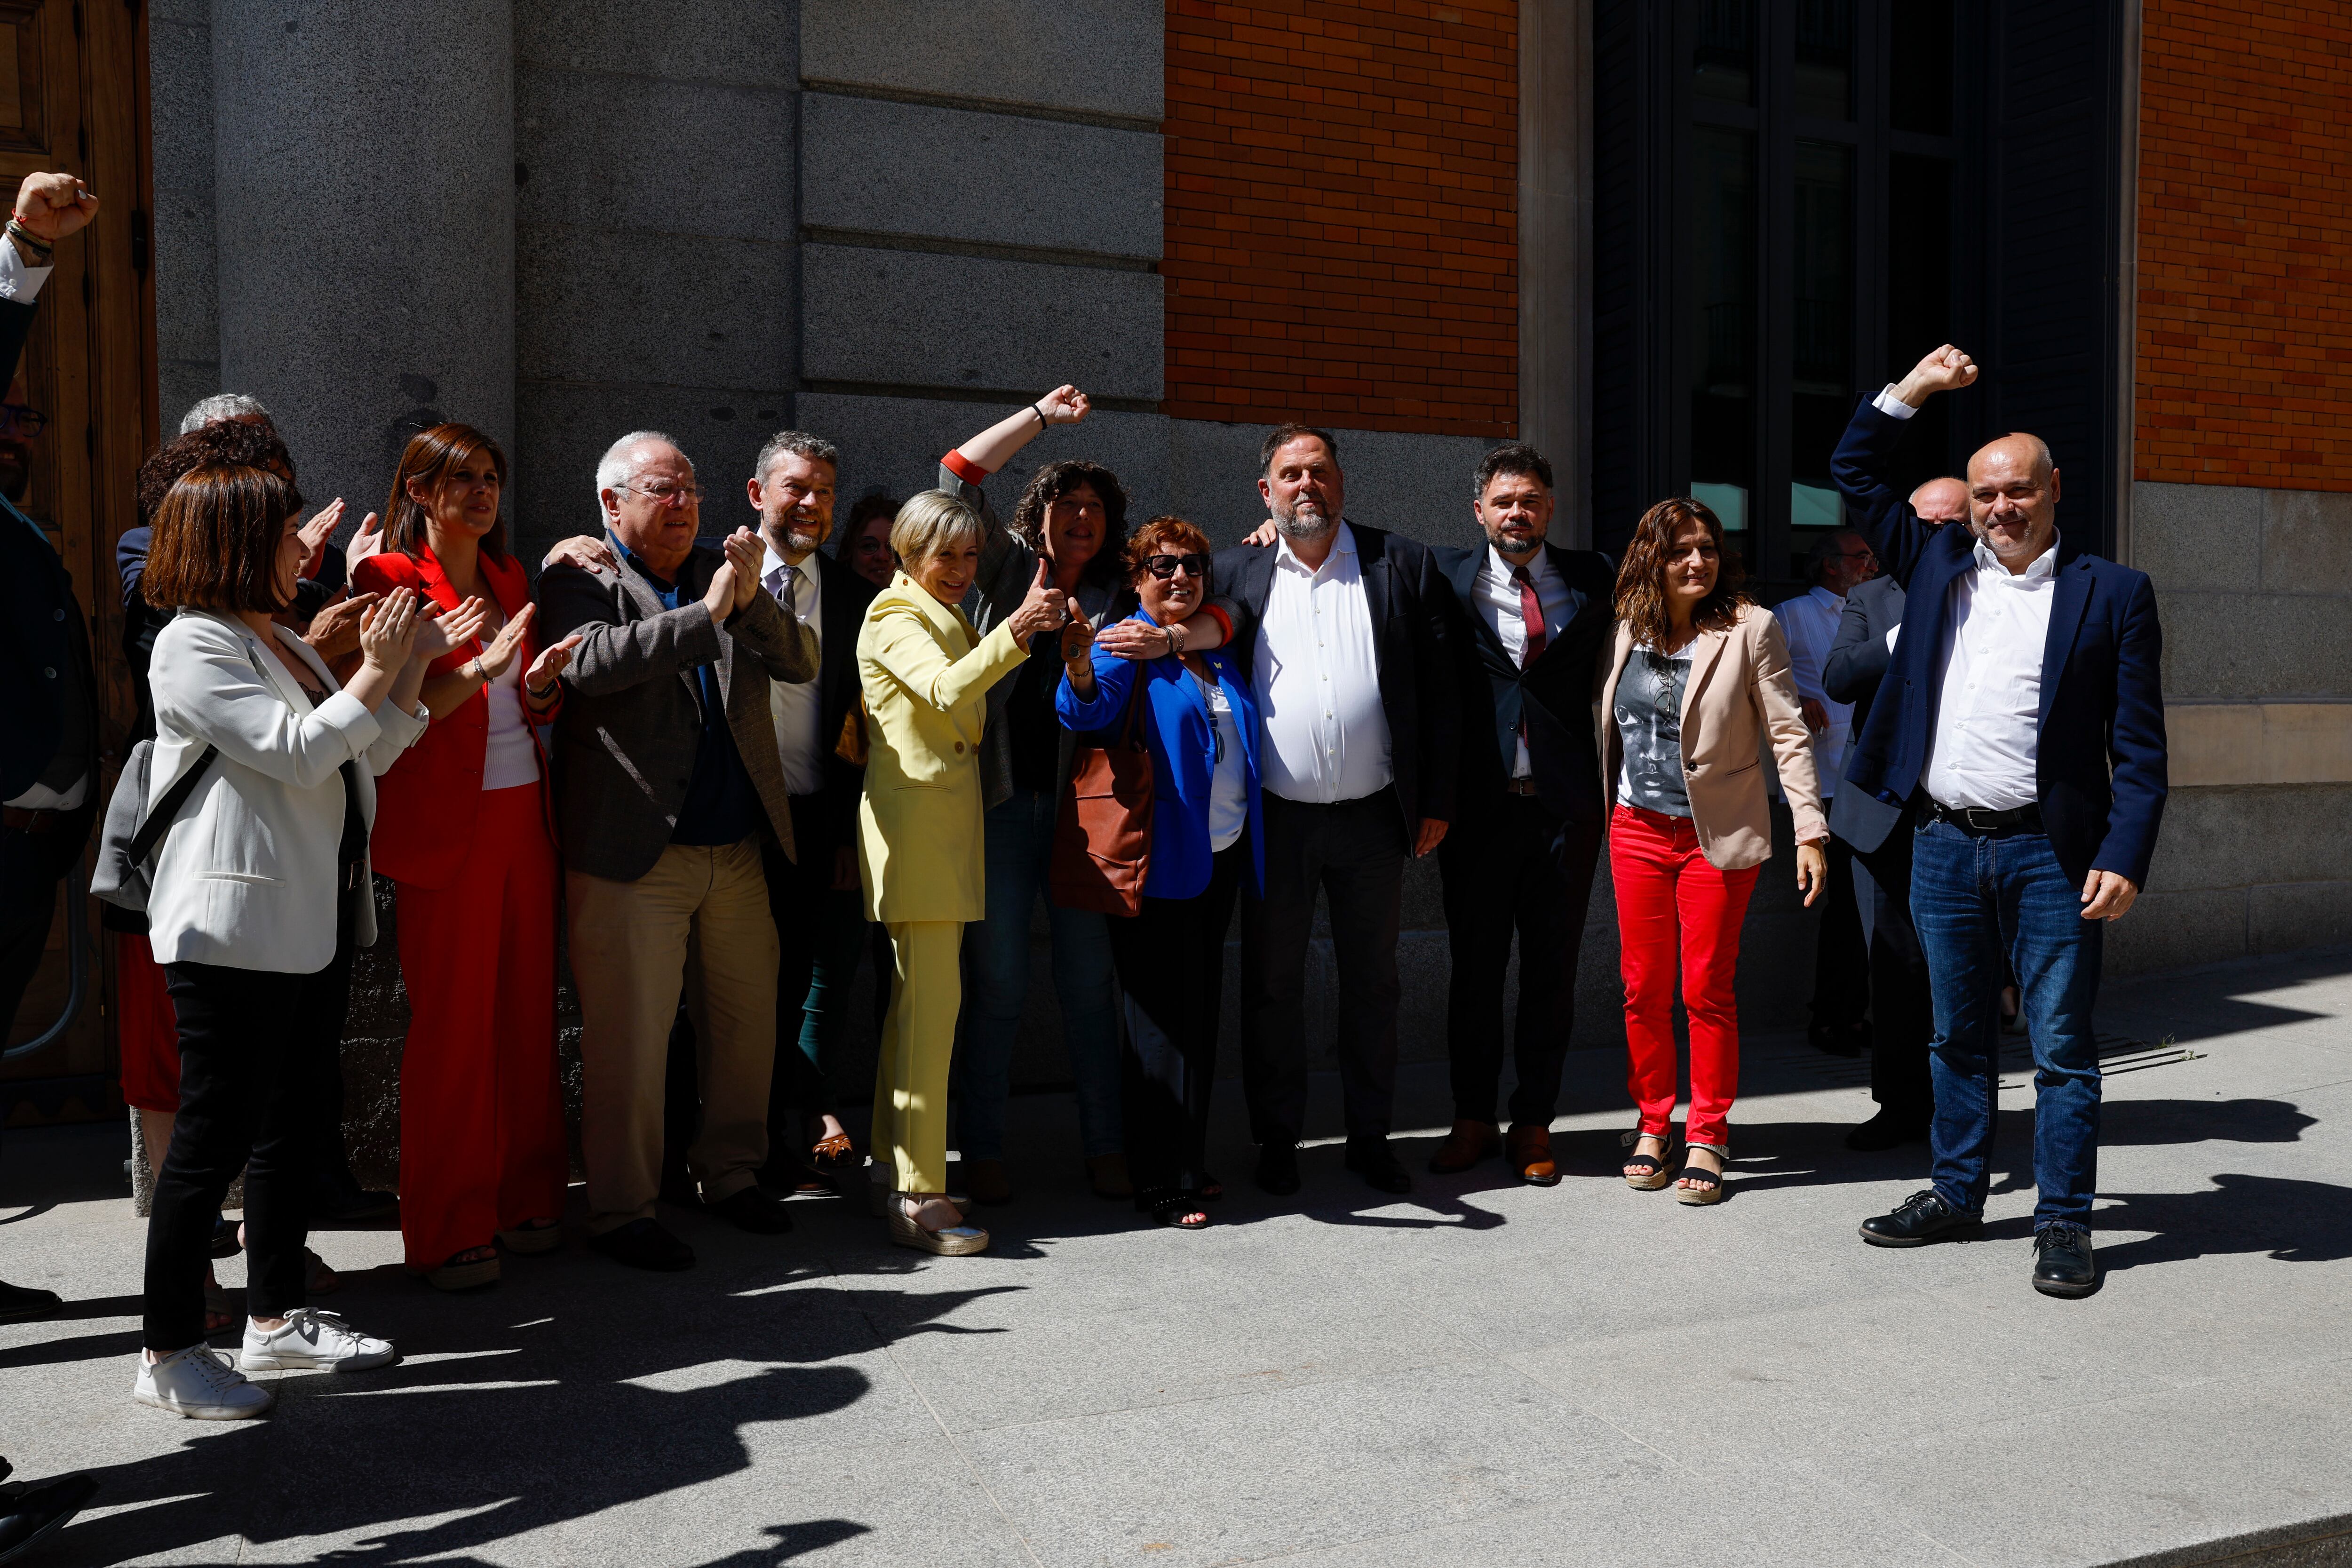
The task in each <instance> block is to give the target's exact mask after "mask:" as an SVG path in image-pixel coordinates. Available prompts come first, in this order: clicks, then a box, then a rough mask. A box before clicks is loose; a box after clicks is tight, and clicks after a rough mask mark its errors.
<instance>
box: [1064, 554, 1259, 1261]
mask: <svg viewBox="0 0 2352 1568" xmlns="http://www.w3.org/2000/svg"><path fill="white" fill-rule="evenodd" d="M1127 568H1128V582H1129V585H1130V586H1131V587H1132V588H1133V589H1134V591H1135V595H1136V597H1137V599H1138V600H1139V601H1140V604H1141V606H1142V607H1141V608H1140V609H1139V610H1138V611H1137V613H1136V614H1135V616H1133V617H1131V618H1133V619H1135V620H1138V621H1140V622H1142V623H1143V624H1144V625H1146V626H1155V627H1156V626H1168V625H1171V624H1172V623H1174V622H1177V621H1181V620H1183V619H1185V618H1186V617H1187V616H1191V615H1192V613H1193V612H1195V611H1196V610H1198V609H1199V608H1200V607H1201V605H1202V603H1203V602H1204V601H1205V600H1206V599H1207V597H1208V593H1209V542H1208V539H1207V538H1206V537H1205V536H1204V535H1203V534H1202V532H1201V531H1200V530H1199V529H1197V528H1195V527H1193V526H1192V524H1191V523H1189V522H1186V521H1184V520H1183V519H1181V518H1175V517H1155V518H1153V519H1152V520H1151V521H1149V522H1147V523H1145V524H1144V525H1143V526H1142V527H1141V528H1140V529H1139V530H1137V531H1136V533H1135V536H1134V538H1133V539H1131V540H1130V541H1129V543H1128V546H1127ZM1093 645H1094V632H1093V630H1092V629H1091V628H1090V627H1088V626H1087V624H1086V623H1085V622H1083V621H1073V622H1072V623H1071V624H1070V625H1069V626H1067V627H1066V628H1065V629H1064V630H1063V633H1062V660H1063V664H1064V674H1063V679H1062V684H1061V689H1060V690H1059V691H1058V692H1057V693H1056V694H1055V710H1056V711H1057V712H1058V713H1059V714H1060V716H1061V721H1062V722H1063V724H1064V725H1066V726H1067V727H1068V728H1069V729H1072V730H1076V731H1101V732H1103V733H1105V734H1111V735H1115V734H1117V733H1118V732H1119V731H1121V730H1122V729H1123V728H1124V726H1125V724H1126V722H1127V715H1128V709H1129V704H1130V703H1134V704H1137V705H1138V707H1139V711H1138V712H1137V713H1136V715H1135V721H1136V729H1137V730H1138V731H1139V732H1141V734H1142V735H1143V737H1144V743H1145V745H1146V747H1147V748H1148V749H1149V750H1150V753H1151V782H1152V810H1151V859H1150V867H1149V868H1148V869H1147V871H1146V873H1145V876H1144V883H1143V900H1142V907H1141V908H1140V910H1139V911H1138V912H1137V913H1136V915H1135V917H1134V918H1133V919H1131V920H1123V919H1112V920H1111V921H1108V924H1109V927H1110V943H1111V954H1112V957H1113V959H1114V960H1115V961H1116V963H1117V964H1118V978H1119V984H1121V985H1122V986H1123V987H1124V988H1125V990H1126V992H1127V1045H1126V1049H1125V1055H1124V1058H1123V1063H1122V1074H1121V1077H1122V1080H1123V1082H1122V1088H1123V1090H1124V1098H1125V1100H1126V1127H1127V1157H1128V1168H1129V1173H1130V1176H1131V1179H1132V1180H1133V1182H1134V1184H1135V1206H1136V1207H1137V1208H1138V1209H1139V1210H1140V1211H1142V1212H1143V1213H1145V1214H1149V1215H1152V1216H1153V1217H1154V1218H1156V1219H1157V1220H1159V1221H1160V1224H1162V1225H1166V1226H1175V1227H1177V1228H1178V1229H1181V1230H1198V1229H1199V1228H1201V1227H1202V1226H1205V1225H1207V1224H1208V1223H1209V1213H1208V1210H1207V1209H1206V1208H1204V1207H1202V1203H1203V1200H1204V1198H1205V1197H1206V1196H1208V1195H1211V1194H1210V1193H1209V1192H1208V1190H1207V1189H1209V1187H1210V1181H1209V1177H1208V1173H1207V1168H1206V1163H1205V1159H1204V1147H1205V1144H1206V1142H1207V1140H1208V1129H1209V1089H1210V1086H1211V1084H1212V1083H1213V1081H1214V1079H1215V1076H1216V1059H1217V1014H1218V1011H1219V1004H1220V1001H1221V999H1222V997H1223V991H1224V952H1225V927H1226V924H1227V922H1228V921H1231V920H1232V918H1233V912H1234V894H1235V893H1237V892H1238V891H1239V890H1240V888H1241V880H1242V878H1243V876H1244V874H1246V875H1248V876H1249V877H1250V879H1252V885H1253V886H1257V885H1262V883H1263V880H1264V877H1265V860H1264V851H1263V850H1262V849H1261V848H1260V847H1259V846H1260V844H1261V842H1262V838H1261V835H1260V834H1259V832H1258V759H1257V733H1258V731H1257V703H1256V700H1255V697H1254V696H1253V695H1252V694H1251V686H1250V674H1249V671H1248V670H1247V669H1245V668H1243V667H1242V666H1241V665H1240V664H1238V663H1237V662H1235V660H1234V657H1233V655H1232V654H1231V653H1230V652H1228V651H1226V650H1224V649H1223V648H1220V649H1217V650H1216V651H1214V652H1212V653H1206V654H1197V653H1196V654H1181V655H1180V654H1165V655H1162V656H1160V658H1152V659H1149V660H1145V661H1142V662H1134V663H1131V662H1129V660H1127V659H1124V658H1118V657H1116V656H1112V655H1109V654H1108V652H1106V655H1105V657H1103V658H1101V659H1100V660H1099V661H1097V659H1096V658H1095V656H1094V647H1093Z"/></svg>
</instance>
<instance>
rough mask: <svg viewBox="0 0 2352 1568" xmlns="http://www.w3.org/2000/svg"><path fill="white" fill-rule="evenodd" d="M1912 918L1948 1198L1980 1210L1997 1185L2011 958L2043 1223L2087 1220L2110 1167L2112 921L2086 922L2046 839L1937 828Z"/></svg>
mask: <svg viewBox="0 0 2352 1568" xmlns="http://www.w3.org/2000/svg"><path fill="white" fill-rule="evenodd" d="M1911 918H1912V921H1913V922H1914V923H1915V924H1916V926H1917V927H1918V930H1919V945H1920V947H1921V948H1922V949H1923V950H1924V951H1925V952H1926V953H1927V982H1928V989H1929V991H1930V992H1931V993H1932V994H1933V997H1934V1002H1935V1013H1936V1037H1935V1044H1934V1052H1935V1062H1934V1072H1935V1092H1936V1117H1935V1121H1933V1122H1932V1123H1931V1124H1930V1131H1929V1136H1928V1142H1929V1146H1930V1148H1931V1149H1932V1151H1933V1152H1934V1157H1935V1166H1934V1181H1935V1185H1936V1193H1937V1195H1938V1196H1939V1197H1941V1198H1942V1199H1943V1200H1944V1201H1945V1202H1946V1203H1948V1204H1950V1205H1952V1206H1953V1207H1954V1208H1957V1209H1958V1210H1960V1211H1961V1212H1963V1213H1965V1214H1971V1215H1973V1214H1979V1213H1981V1212H1982V1211H1983V1209H1984V1202H1985V1194H1986V1191H1987V1189H1988V1188H1989V1187H1990V1184H1991V1173H1990V1160H1991V1155H1992V1142H1993V1121H1994V1115H1995V1104H1994V1100H1995V1095H1996V1085H1997V1083H1998V1080H1999V1074H2000V988H2001V984H2002V973H2001V954H2002V953H2003V952H2004V951H2006V952H2007V953H2008V955H2009V962H2010V966H2011V968H2012V969H2014V970H2015V971H2016V973H2017V984H2018V991H2019V995H2020V1002H2019V1008H2020V1016H2021V1018H2022V1019H2023V1021H2024V1023H2025V1026H2026V1027H2027V1029H2028V1030H2029V1031H2030V1032H2031V1033H2032V1039H2033V1068H2034V1071H2033V1090H2034V1095H2033V1180H2034V1184H2035V1185H2037V1186H2038V1187H2040V1188H2041V1190H2042V1201H2041V1203H2040V1204H2039V1205H2037V1206H2036V1207H2035V1209H2034V1211H2033V1223H2034V1227H2035V1228H2036V1229H2037V1230H2038V1229H2040V1228H2041V1227H2042V1226H2046V1225H2049V1224H2052V1223H2053V1222H2054V1221H2058V1220H2064V1221H2067V1222H2068V1223H2070V1224H2074V1225H2088V1224H2089V1223H2090V1219H2091V1198H2092V1195H2093V1193H2094V1191H2095V1188H2096V1187H2097V1185H2098V1173H2099V1049H2098V1045H2097V1042H2096V1040H2095V1037H2094V1034H2093V1030H2092V1027H2091V1005H2092V1003H2093V1002H2094V1001H2095V999H2096V998H2097V996H2098V992H2099V963H2100V957H2101V954H2102V952H2104V951H2105V923H2106V922H2105V921H2086V920H2084V918H2083V903H2082V889H2079V888H2077V887H2075V886H2074V883H2073V881H2072V880H2071V879H2068V877H2067V875H2066V873H2065V872H2064V871H2063V870H2061V869H2060V868H2059V866H2058V857H2057V856H2056V855H2055V854H2053V853H2052V851H2051V848H2050V840H2049V839H2048V838H2046V837H2043V836H2042V835H2041V834H2039V833H2020V834H2015V835H2012V836H2010V837H2000V838H1981V837H1972V836H1970V835H1969V834H1966V833H1963V832H1961V831H1960V830H1959V829H1958V828H1957V827H1955V826H1952V825H1951V824H1950V823H1948V822H1933V821H1931V822H1927V823H1924V824H1922V825H1921V826H1920V827H1919V828H1918V830H1917V832H1916V836H1915V837H1913V839H1912V858H1911Z"/></svg>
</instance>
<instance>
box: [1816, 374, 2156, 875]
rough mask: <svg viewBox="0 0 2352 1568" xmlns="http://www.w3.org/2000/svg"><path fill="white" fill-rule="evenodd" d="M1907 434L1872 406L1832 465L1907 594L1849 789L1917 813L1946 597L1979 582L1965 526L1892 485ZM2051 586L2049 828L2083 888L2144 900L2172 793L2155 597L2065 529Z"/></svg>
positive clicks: (2044, 732) (2045, 672)
mask: <svg viewBox="0 0 2352 1568" xmlns="http://www.w3.org/2000/svg"><path fill="white" fill-rule="evenodd" d="M1908 423H1909V422H1908V421H1907V420H1902V419H1896V418H1895V417H1894V416H1891V415H1888V414H1885V413H1882V412H1881V411H1880V410H1878V409H1877V408H1875V407H1874V406H1872V405H1871V403H1870V402H1869V400H1868V399H1866V398H1865V399H1864V401H1863V403H1862V405H1861V406H1859V407H1858V408H1856V409H1855V410H1854V414H1853V423H1852V424H1850V425H1848V426H1846V431H1845V437H1844V438H1843V440H1841V441H1840V442H1839V443H1838V448H1837V453H1836V455H1835V456H1834V457H1833V458H1831V459H1830V471H1831V473H1832V476H1833V477H1834V478H1835V479H1836V481H1837V487H1838V489H1840V490H1841V491H1843V493H1844V496H1845V502H1846V505H1847V506H1849V507H1851V508H1852V509H1853V510H1854V512H1855V513H1856V514H1857V521H1859V522H1860V523H1861V525H1862V532H1863V536H1864V538H1865V539H1867V540H1869V542H1870V547H1871V549H1873V550H1874V551H1876V552H1878V560H1879V563H1880V564H1881V565H1882V566H1884V567H1885V569H1886V572H1887V574H1888V575H1889V576H1891V577H1893V578H1894V579H1895V581H1896V582H1898V583H1900V584H1903V586H1904V588H1905V590H1906V594H1907V604H1906V610H1905V612H1904V621H1903V635H1902V636H1901V637H1898V638H1897V639H1896V640H1895V654H1894V658H1893V661H1892V663H1891V664H1890V665H1889V667H1888V668H1887V671H1886V677H1885V679H1884V680H1883V681H1881V682H1880V684H1879V688H1878V695H1877V697H1876V698H1875V699H1874V700H1873V701H1872V703H1871V706H1870V718H1869V721H1868V722H1867V723H1866V724H1865V725H1864V728H1863V732H1862V738H1861V739H1860V741H1858V742H1856V743H1855V745H1854V748H1853V753H1852V754H1851V755H1850V756H1849V758H1848V759H1847V762H1846V768H1845V778H1846V783H1847V784H1849V785H1853V786H1855V787H1858V788H1861V789H1863V790H1864V791H1866V792H1868V793H1869V794H1870V795H1872V796H1874V798H1876V799H1878V800H1881V801H1884V802H1885V803H1886V804H1887V805H1893V806H1898V807H1899V806H1905V805H1909V804H1910V800H1911V795H1912V792H1913V791H1914V790H1915V789H1916V788H1917V787H1918V784H1919V778H1920V775H1921V773H1923V772H1924V771H1925V770H1926V767H1927V752H1928V748H1929V746H1930V745H1931V743H1932V742H1934V740H1935V735H1936V710H1937V704H1938V702H1939V701H1940V700H1941V698H1942V695H1943V688H1944V648H1945V645H1946V643H1947V642H1948V640H1949V639H1950V637H1951V627H1952V619H1951V595H1950V593H1949V589H1950V588H1951V585H1952V582H1953V580H1954V579H1955V578H1957V577H1958V576H1959V575H1960V574H1961V573H1963V572H1970V571H1974V570H1975V568H1976V538H1975V536H1974V535H1973V534H1971V533H1970V532H1969V530H1968V527H1967V525H1965V524H1961V523H1954V524H1949V525H1948V526H1946V527H1943V528H1940V529H1939V528H1936V527H1934V526H1932V525H1930V524H1928V523H1926V522H1923V521H1920V519H1919V514H1918V513H1917V512H1916V511H1913V510H1911V506H1910V503H1909V502H1908V501H1906V500H1904V499H1903V497H1902V495H1901V494H1900V493H1898V492H1897V491H1896V490H1895V489H1894V487H1893V486H1891V485H1890V484H1888V483H1887V481H1886V478H1885V476H1886V472H1887V469H1888V467H1889V463H1890V459H1891V458H1893V456H1894V453H1895V445H1896V443H1898V442H1899V441H1900V440H1901V439H1902V437H1903V432H1904V428H1905V426H1906V425H1907V424H1908ZM2052 585H2053V593H2054V595H2055V596H2054V597H2053V599H2052V600H2051V605H2050V639H2049V641H2048V642H2047V643H2045V644H2044V645H2043V647H2042V721H2041V730H2040V741H2039V744H2037V745H2036V746H2035V748H2034V772H2035V773H2036V774H2037V775H2038V778H2037V784H2038V785H2039V794H2040V796H2041V805H2042V827H2043V829H2044V831H2046V832H2047V833H2048V834H2049V836H2050V847H2051V849H2052V850H2053V852H2054V853H2055V854H2056V855H2057V857H2058V864H2059V865H2060V866H2061V867H2062V868H2064V870H2065V872H2066V875H2067V877H2068V878H2069V879H2071V880H2073V881H2074V883H2075V884H2076V885H2077V886H2080V885H2081V884H2082V882H2083V881H2084V879H2086V878H2088V877H2089V875H2090V874H2091V872H2092V871H2093V870H2100V871H2114V872H2117V873H2119V874H2121V875H2123V876H2126V877H2128V878H2130V879H2132V880H2133V881H2134V882H2136V883H2137V884H2138V885H2139V886H2140V887H2143V888H2145V887H2147V864H2148V860H2149V858H2151V857H2152V856H2153V855H2154V854H2155V853H2156V834H2157V828H2158V825H2159V824H2161V823H2162V822H2163V820H2164V798H2165V794H2166V789H2167V767H2166V756H2165V739H2164V685H2163V656H2164V638H2163V634H2162V632H2161V631H2160V630H2159V628H2158V625H2157V618H2156V592H2155V589H2154V587H2153V586H2152V585H2151V584H2149V582H2148V579H2147V573H2145V572H2135V571H2134V570H2132V569H2131V568H2130V567H2128V566H2118V565H2117V564H2116V563H2114V562H2112V561H2107V560H2104V559H2102V558H2101V557H2099V556H2096V555H2091V554H2087V553H2085V552H2084V551H2083V550H2082V549H2081V547H2080V546H2079V545H2076V544H2074V543H2073V542H2071V541H2070V540H2069V539H2068V538H2067V536H2066V533H2065V530H2064V528H2063V525H2062V527H2061V528H2060V530H2059V535H2058V571H2057V574H2056V575H2055V577H2054V578H2053V584H2052Z"/></svg>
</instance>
